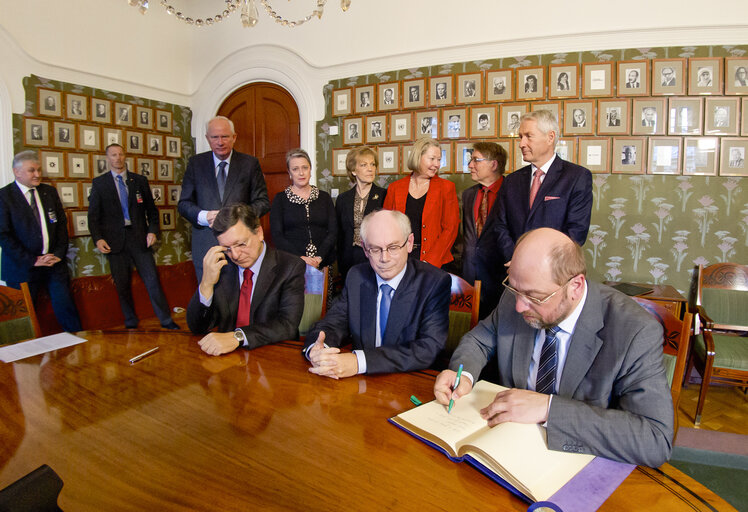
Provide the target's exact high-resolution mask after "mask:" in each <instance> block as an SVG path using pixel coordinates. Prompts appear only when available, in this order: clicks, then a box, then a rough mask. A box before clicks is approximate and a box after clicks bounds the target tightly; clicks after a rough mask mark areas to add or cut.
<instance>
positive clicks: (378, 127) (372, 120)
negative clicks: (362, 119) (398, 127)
mask: <svg viewBox="0 0 748 512" xmlns="http://www.w3.org/2000/svg"><path fill="white" fill-rule="evenodd" d="M377 142H387V116H386V115H381V116H367V117H366V143H367V144H375V143H377Z"/></svg>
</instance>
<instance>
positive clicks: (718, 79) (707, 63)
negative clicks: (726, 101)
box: [688, 57, 722, 95]
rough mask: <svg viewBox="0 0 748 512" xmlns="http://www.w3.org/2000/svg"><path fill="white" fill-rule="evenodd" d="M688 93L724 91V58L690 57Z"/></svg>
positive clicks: (718, 92)
mask: <svg viewBox="0 0 748 512" xmlns="http://www.w3.org/2000/svg"><path fill="white" fill-rule="evenodd" d="M688 70H689V72H688V94H690V95H697V94H721V93H722V59H721V58H717V57H715V58H712V57H709V58H701V57H694V58H691V59H688Z"/></svg>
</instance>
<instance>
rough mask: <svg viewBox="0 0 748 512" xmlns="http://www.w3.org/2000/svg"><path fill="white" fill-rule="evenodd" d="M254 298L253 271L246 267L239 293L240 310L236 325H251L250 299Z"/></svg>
mask: <svg viewBox="0 0 748 512" xmlns="http://www.w3.org/2000/svg"><path fill="white" fill-rule="evenodd" d="M251 298H252V271H251V270H249V268H245V269H244V282H243V283H242V289H241V292H240V293H239V311H238V313H237V315H236V326H237V327H246V326H248V325H249V309H250V303H249V300H250V299H251Z"/></svg>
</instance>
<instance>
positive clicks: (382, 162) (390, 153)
mask: <svg viewBox="0 0 748 512" xmlns="http://www.w3.org/2000/svg"><path fill="white" fill-rule="evenodd" d="M377 158H378V160H379V173H380V174H397V173H398V172H399V171H400V146H379V147H378V148H377Z"/></svg>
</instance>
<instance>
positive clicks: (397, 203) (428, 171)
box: [384, 137, 460, 267]
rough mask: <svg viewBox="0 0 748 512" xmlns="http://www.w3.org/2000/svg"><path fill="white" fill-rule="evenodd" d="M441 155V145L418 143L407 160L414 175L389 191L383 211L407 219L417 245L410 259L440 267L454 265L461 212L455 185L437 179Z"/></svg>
mask: <svg viewBox="0 0 748 512" xmlns="http://www.w3.org/2000/svg"><path fill="white" fill-rule="evenodd" d="M441 157H442V151H441V148H440V147H439V143H438V142H436V141H435V140H434V139H431V138H429V137H425V138H422V139H419V140H417V141H416V143H415V144H414V145H413V150H412V151H411V153H410V156H409V157H408V169H410V170H411V171H413V173H412V174H411V175H410V176H408V177H406V178H402V179H399V180H397V181H395V182H393V183H392V184H390V186H389V187H388V188H387V197H386V198H385V200H384V207H385V209H387V210H399V211H401V212H403V213H404V214H405V215H407V216H408V218H409V219H410V225H411V228H412V230H413V237H414V239H415V244H414V247H413V252H411V253H410V256H411V257H413V258H419V259H421V260H422V261H426V262H428V263H431V264H432V265H434V266H435V267H441V266H442V265H445V264H446V263H449V262H450V261H452V259H453V258H452V253H451V249H452V244H453V243H454V241H455V238H457V230H458V226H459V224H460V212H459V207H458V205H457V192H456V190H455V185H454V183H452V182H451V181H449V180H445V179H443V178H440V177H438V176H437V173H438V172H439V168H440V167H441V165H440V164H441Z"/></svg>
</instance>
